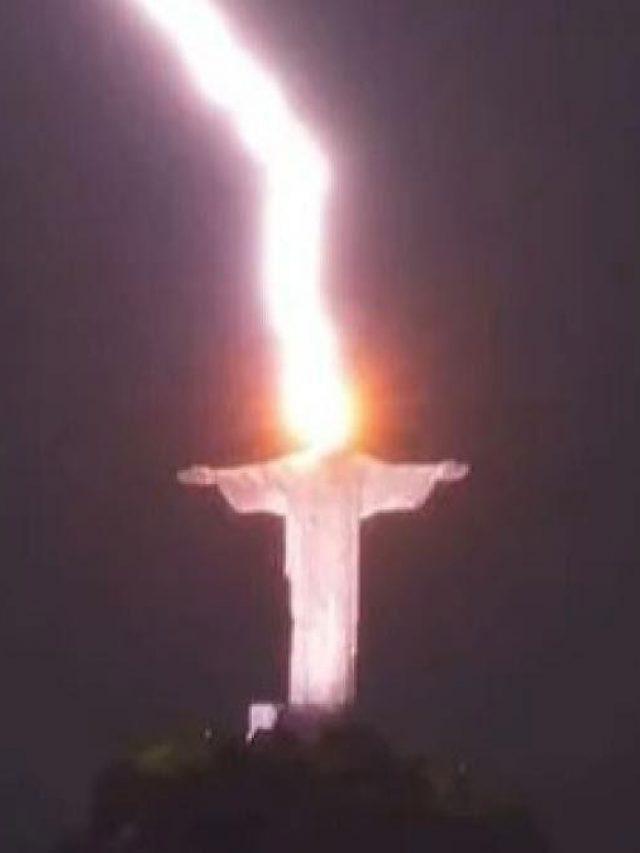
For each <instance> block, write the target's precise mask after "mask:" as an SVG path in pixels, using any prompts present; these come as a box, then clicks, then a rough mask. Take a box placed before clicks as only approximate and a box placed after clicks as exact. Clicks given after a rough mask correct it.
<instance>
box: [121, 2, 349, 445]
mask: <svg viewBox="0 0 640 853" xmlns="http://www.w3.org/2000/svg"><path fill="white" fill-rule="evenodd" d="M136 2H137V3H138V4H139V5H140V6H142V7H143V8H144V9H146V11H147V12H148V13H149V15H150V16H151V18H152V19H153V20H154V21H155V22H156V23H157V24H158V25H160V26H161V27H162V28H163V29H164V30H165V31H166V32H167V34H168V35H169V36H170V37H171V39H172V40H173V42H174V43H175V45H176V47H177V48H178V51H179V53H180V55H181V57H182V59H183V61H184V62H185V64H186V66H187V67H188V68H189V70H190V72H191V74H192V76H193V77H194V79H195V81H196V82H197V83H198V85H199V86H200V88H201V90H202V92H203V93H204V95H205V96H206V97H207V99H208V100H209V101H210V102H211V103H213V104H214V105H215V106H217V107H219V108H220V109H222V110H225V111H226V112H228V114H229V116H230V118H231V121H232V123H233V125H234V126H235V128H236V130H237V132H238V134H239V136H240V138H241V140H242V142H243V143H244V145H245V146H246V148H247V149H248V150H249V152H250V153H251V154H252V156H253V157H254V158H255V159H256V160H257V161H258V162H259V163H260V164H261V165H262V167H263V168H264V171H265V184H266V198H265V210H264V237H263V240H264V250H263V251H264V268H263V277H264V285H265V291H266V294H265V296H266V306H267V311H268V314H269V319H270V322H271V325H272V327H273V329H274V331H275V334H276V335H277V337H278V340H279V344H280V350H281V355H282V406H283V415H284V419H285V423H286V426H287V429H288V430H289V431H291V432H292V433H293V434H294V435H295V436H296V438H297V439H299V440H300V441H302V443H303V444H305V445H306V446H307V447H308V448H309V449H310V450H312V451H315V452H318V453H323V452H326V451H330V450H334V449H337V448H338V447H340V446H342V445H344V444H345V443H346V442H347V441H348V439H349V438H350V435H351V432H352V430H353V426H354V424H353V421H354V411H353V403H352V400H351V394H350V389H349V387H348V383H347V381H346V379H345V377H344V373H343V370H342V365H341V357H340V350H339V346H338V341H337V337H336V333H335V330H334V327H333V324H332V321H331V317H330V315H329V313H328V310H327V306H326V304H325V300H324V298H323V294H322V259H323V246H324V227H325V219H326V207H327V197H328V191H329V187H330V178H331V175H330V166H329V164H328V162H327V160H326V158H325V156H324V154H323V153H322V151H321V150H320V149H319V147H318V146H317V145H316V143H315V141H314V140H313V139H312V138H311V136H310V134H309V133H308V131H307V129H306V128H305V127H304V126H303V125H302V124H301V123H300V121H299V120H298V119H297V118H296V117H295V115H294V114H293V113H292V111H291V108H290V106H289V104H288V103H287V100H286V98H285V97H284V94H283V92H282V90H281V89H280V87H279V86H278V84H277V82H276V80H275V79H274V78H273V77H272V76H271V75H270V74H269V73H268V72H267V71H266V70H265V69H264V68H262V67H261V66H260V64H259V63H258V62H257V61H256V60H255V58H254V57H253V56H252V55H251V54H250V53H249V52H248V51H247V50H246V48H244V47H243V45H242V44H241V43H240V42H239V41H238V39H237V38H236V36H235V34H234V33H233V31H232V30H231V28H230V27H229V25H228V23H227V21H226V19H225V18H224V16H223V15H222V14H221V13H220V11H219V10H218V9H216V8H215V7H214V6H212V5H211V4H210V3H209V2H208V0H136Z"/></svg>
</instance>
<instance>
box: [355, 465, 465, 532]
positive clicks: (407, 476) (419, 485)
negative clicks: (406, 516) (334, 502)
mask: <svg viewBox="0 0 640 853" xmlns="http://www.w3.org/2000/svg"><path fill="white" fill-rule="evenodd" d="M469 470H470V468H469V466H468V465H466V464H464V463H462V462H454V461H447V462H437V463H435V464H433V465H419V464H405V465H396V464H393V463H388V462H380V461H378V460H377V459H369V460H368V462H367V464H366V466H365V469H364V479H363V490H362V512H361V515H362V518H369V517H370V516H372V515H375V514H376V513H379V512H397V511H399V510H412V509H418V507H420V506H422V504H424V503H425V501H426V500H427V499H428V498H429V497H430V496H431V493H432V492H433V491H434V489H435V488H436V486H437V485H438V483H455V482H457V481H458V480H462V479H464V477H466V476H467V474H468V473H469Z"/></svg>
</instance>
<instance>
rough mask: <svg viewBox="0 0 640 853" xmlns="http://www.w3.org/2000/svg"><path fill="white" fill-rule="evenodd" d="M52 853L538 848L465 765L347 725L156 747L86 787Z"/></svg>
mask: <svg viewBox="0 0 640 853" xmlns="http://www.w3.org/2000/svg"><path fill="white" fill-rule="evenodd" d="M56 850H57V853H103V852H104V853H106V851H119V853H210V852H211V853H214V851H215V853H222V851H225V853H226V851H229V853H231V851H233V853H243V851H247V853H249V851H250V853H262V851H265V853H266V852H267V851H276V850H277V851H280V853H283V851H285V853H286V851H302V850H304V851H311V852H312V853H315V851H323V853H324V852H325V851H331V853H340V851H347V850H348V851H350V853H353V851H360V850H362V851H365V850H366V851H367V852H368V853H369V851H394V850H398V851H422V850H424V851H429V853H445V852H446V853H453V851H455V853H467V851H469V853H498V851H499V852H500V853H503V852H504V853H507V851H508V853H520V851H522V853H525V851H526V853H529V851H530V852H531V853H537V851H545V850H547V845H546V843H545V842H544V840H543V839H542V838H541V836H540V835H539V833H538V832H537V830H536V828H535V826H534V825H533V823H532V821H531V820H530V818H529V816H528V815H527V813H526V811H525V810H524V809H523V808H522V807H521V806H518V805H516V804H514V803H508V802H504V801H503V802H497V801H494V802H488V801H487V800H486V798H481V797H479V796H478V795H475V794H474V792H473V789H472V786H471V783H470V780H469V778H468V773H467V772H465V768H464V767H463V766H462V767H459V768H458V771H457V772H456V773H449V774H447V773H443V772H442V771H439V772H436V771H435V770H433V769H431V770H430V769H429V766H428V764H427V763H426V762H425V761H424V760H423V759H406V758H401V757H399V756H397V755H395V754H394V753H393V752H392V751H391V749H390V748H389V747H388V745H387V744H386V743H385V742H384V741H383V740H382V739H380V738H379V737H378V736H377V735H375V734H374V733H372V732H371V731H369V730H368V729H364V728H362V727H358V726H355V725H345V724H343V725H340V726H338V725H335V726H331V727H328V728H326V729H325V730H324V731H323V732H322V734H321V735H320V736H319V737H317V738H316V739H315V740H314V741H312V742H308V741H304V740H300V739H298V738H296V737H295V736H293V735H291V734H290V733H288V732H286V731H277V730H276V731H274V732H270V733H263V734H260V735H259V736H257V737H256V738H255V740H254V741H253V742H252V743H250V744H245V743H244V742H243V741H240V740H238V739H233V738H229V737H222V736H216V734H215V733H213V732H212V731H211V730H210V729H206V730H205V731H204V733H200V734H199V735H198V736H193V737H182V738H178V739H173V740H166V741H163V742H158V743H155V744H153V745H151V746H147V747H146V748H143V749H139V750H136V751H134V752H132V753H131V754H130V755H129V756H128V757H126V758H124V759H123V760H120V761H117V762H114V763H113V764H112V765H111V766H110V767H108V768H107V769H106V770H105V771H104V772H103V773H101V774H100V776H99V777H98V779H97V780H96V783H95V786H94V792H93V802H92V807H91V814H90V819H89V825H88V828H87V830H86V832H85V833H84V834H83V836H82V837H79V838H76V839H73V840H68V841H66V842H64V843H62V844H61V845H59V846H58V847H57V848H56Z"/></svg>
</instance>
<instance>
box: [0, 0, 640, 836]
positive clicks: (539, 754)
mask: <svg viewBox="0 0 640 853" xmlns="http://www.w3.org/2000/svg"><path fill="white" fill-rule="evenodd" d="M228 6H229V7H230V8H231V7H233V14H234V18H235V20H236V21H237V22H238V26H239V27H241V29H242V31H243V32H244V33H245V36H246V39H247V41H248V42H249V43H251V44H252V46H253V47H254V48H255V49H256V50H257V51H258V52H259V53H260V55H261V56H262V57H264V59H265V60H266V61H268V62H269V64H270V65H271V66H272V67H273V68H276V69H278V70H279V72H280V74H281V76H282V78H283V79H284V80H285V81H286V86H287V88H288V91H289V92H290V94H291V97H292V99H293V101H294V103H295V104H296V105H297V107H298V108H299V110H300V112H301V113H302V114H303V115H304V116H305V118H306V119H307V120H308V121H309V123H310V124H311V125H312V126H313V128H314V129H315V130H316V132H317V134H318V136H319V138H320V139H321V140H322V142H323V144H324V145H325V147H326V148H327V150H328V151H329V152H331V155H332V157H333V159H334V162H335V169H336V174H337V179H336V185H335V190H334V195H333V206H332V210H331V234H330V257H329V264H328V267H329V268H328V283H329V287H330V290H331V299H332V304H333V306H334V310H335V315H336V318H337V320H338V322H339V325H340V328H341V334H342V336H343V340H344V344H345V348H346V350H347V352H348V359H349V364H350V366H351V368H352V370H353V372H354V374H355V375H356V376H357V377H358V382H359V384H360V387H361V389H362V395H363V398H364V401H365V410H366V418H365V426H364V430H363V439H362V445H363V446H364V447H366V448H367V449H368V450H370V451H372V452H375V453H377V454H379V455H380V456H383V457H385V458H389V459H407V460H415V461H418V460H422V461H429V460H437V459H441V458H444V457H456V458H461V459H466V460H469V461H471V462H472V463H473V465H474V471H473V477H472V478H471V479H470V480H469V481H467V482H466V483H464V484H461V485H459V486H456V487H451V488H448V489H446V490H444V489H443V490H442V491H441V492H440V493H438V495H437V497H435V498H434V499H433V500H432V502H431V503H430V504H429V505H428V506H427V508H425V509H424V510H422V511H421V512H420V513H417V514H406V515H398V516H387V517H384V518H381V519H379V520H375V521H372V522H368V523H367V524H366V525H365V526H364V529H363V556H362V564H363V573H362V586H363V589H362V597H363V601H362V611H363V612H362V624H361V633H360V636H361V655H360V676H359V690H360V697H359V708H360V711H361V713H362V715H363V716H365V717H366V718H367V719H368V720H369V721H370V722H372V723H373V724H375V725H376V726H378V727H379V728H380V729H381V730H382V731H384V732H385V733H387V734H388V735H389V736H390V737H391V738H393V739H394V741H395V742H397V743H398V744H400V745H407V746H411V747H417V748H421V749H424V750H426V751H429V752H435V753H444V754H448V755H464V756H466V757H468V758H469V759H470V760H471V761H472V763H473V762H475V763H476V764H477V765H478V767H479V768H487V772H489V771H490V772H491V773H496V774H499V775H504V776H506V777H507V778H509V779H511V780H513V784H514V785H515V786H516V787H518V788H520V789H522V790H523V791H525V792H526V793H527V796H528V798H529V801H530V802H531V803H532V804H533V806H534V808H535V810H536V814H537V816H538V819H539V822H540V824H541V826H542V827H543V828H544V829H546V830H547V831H548V832H550V833H551V835H552V837H553V838H554V839H555V841H556V845H557V849H558V850H560V851H564V850H566V851H578V850H580V851H603V850H607V851H631V850H632V849H635V844H634V842H633V837H632V833H633V832H634V828H635V826H636V824H637V814H636V812H637V797H638V793H640V651H639V650H640V625H639V620H638V608H639V605H640V574H639V573H638V571H637V566H638V562H637V553H638V552H639V550H640V549H639V548H638V545H639V544H640V543H639V542H638V539H639V538H640V537H639V535H638V524H637V500H638V491H639V489H638V475H639V473H640V471H639V467H640V466H639V465H638V454H637V441H638V436H639V434H640V418H639V416H638V415H639V394H640V369H639V368H640V344H639V342H638V341H639V337H638V333H637V325H638V310H637V308H636V307H635V306H636V305H637V303H638V298H637V289H638V282H639V272H640V269H639V267H640V264H639V263H638V262H639V260H640V250H639V248H638V233H639V225H640V216H639V213H640V209H639V208H640V201H639V199H640V191H639V190H640V187H639V184H640V181H639V178H638V176H639V175H640V158H639V157H638V146H639V144H640V110H639V107H638V94H637V87H636V79H637V77H638V75H639V72H640V68H639V67H638V66H639V65H640V61H639V54H640V20H639V19H640V11H638V6H637V3H636V2H634V0H628V2H624V0H621V2H614V1H613V0H609V2H604V0H603V1H602V2H594V0H556V2H551V0H535V2H533V0H528V2H526V0H485V2H482V3H480V2H478V0H466V1H465V0H395V2H388V3H378V2H373V0H350V2H344V0H234V2H233V3H231V2H230V3H229V4H228ZM634 78H635V79H634ZM0 105H1V112H0V123H1V125H0V126H1V134H0V215H1V228H2V230H1V236H2V250H1V252H0V266H1V269H0V275H1V282H2V285H1V289H0V305H1V314H0V319H1V323H2V326H1V358H0V364H1V367H2V389H3V394H2V396H3V403H2V412H3V417H2V421H1V423H2V432H1V435H0V437H1V442H0V460H1V466H2V467H1V477H0V482H1V485H2V489H3V499H2V503H1V505H0V506H1V508H0V535H1V551H0V554H1V557H2V562H1V569H2V574H1V576H0V577H1V593H2V594H1V596H0V659H1V662H2V663H1V673H2V675H1V678H2V686H3V689H2V697H1V699H0V707H1V708H2V710H1V711H0V755H1V759H0V849H2V851H3V853H4V851H7V853H13V851H16V853H17V851H21V853H22V851H25V853H30V851H32V850H34V851H35V850H38V849H40V848H39V846H38V845H39V844H43V843H44V844H46V843H47V842H49V841H50V840H51V839H52V838H54V837H55V836H56V835H57V834H59V833H60V831H61V829H62V828H63V827H64V826H65V825H66V824H67V823H69V822H70V821H73V820H74V819H75V818H76V817H77V816H78V815H81V814H82V809H83V808H84V804H85V797H86V792H87V790H88V784H89V780H90V779H91V776H92V774H93V773H94V772H95V771H96V769H98V768H99V767H100V766H101V765H102V764H104V762H105V761H107V760H108V759H109V758H110V757H111V756H113V755H114V754H115V753H116V752H117V751H118V749H120V748H121V747H122V745H123V744H127V743H129V742H130V741H131V740H132V739H135V738H138V737H140V736H143V735H148V734H149V733H153V732H156V731H158V732H163V731H165V730H166V729H171V728H172V727H173V726H175V725H180V724H182V723H184V722H192V721H194V720H196V721H198V720H200V719H206V718H210V719H212V720H214V721H217V722H218V723H219V724H221V725H224V726H233V727H235V728H236V729H238V730H239V729H241V728H242V726H243V725H244V717H245V711H246V706H247V704H248V702H249V701H250V700H251V699H252V698H256V697H258V698H266V699H271V698H278V697H280V696H282V695H283V694H284V691H285V656H286V642H287V622H286V606H285V588H284V582H283V579H282V577H281V575H280V573H279V563H280V560H281V556H282V545H281V541H280V528H279V526H278V522H276V521H274V520H269V519H268V518H264V517H253V518H252V517H244V518H239V517H237V516H234V515H233V513H232V512H231V510H230V509H228V508H227V507H226V506H225V505H224V503H223V502H222V500H220V499H218V498H211V497H206V496H204V495H203V494H192V493H189V492H187V491H185V490H181V489H180V488H178V486H177V485H176V484H175V481H174V472H175V470H176V469H177V468H179V467H181V466H184V465H186V464H187V463H191V462H210V463H219V464H222V463H225V464H227V463H229V464H230V463H234V462H246V461H249V460H252V459H264V458H266V457H268V456H271V455H273V454H275V453H277V452H280V451H282V450H283V449H286V446H285V445H284V444H283V441H282V438H281V436H280V434H279V431H278V421H277V410H276V398H275V391H276V388H275V368H274V351H273V340H272V339H271V338H270V337H269V335H268V331H267V327H266V323H265V317H264V312H263V307H262V302H261V291H260V282H259V260H260V259H259V248H260V245H259V234H258V229H259V224H260V223H259V210H260V208H259V204H260V198H261V196H260V189H261V183H260V175H259V174H258V172H257V171H256V169H255V167H254V166H253V164H252V163H251V162H250V160H249V159H248V158H247V156H246V154H245V152H244V151H243V150H242V149H241V148H240V146H239V145H238V143H237V140H236V137H235V135H234V133H233V130H232V129H231V127H230V126H229V125H228V123H227V122H226V120H225V119H224V118H223V117H221V116H220V115H219V114H217V113H215V112H213V111H212V110H211V109H210V107H209V106H208V105H206V104H205V103H204V102H203V101H202V100H201V98H200V96H199V94H198V93H197V92H196V91H195V90H194V89H193V87H192V85H191V82H190V80H189V79H188V77H187V76H186V74H185V72H184V71H183V69H182V66H181V65H180V63H179V61H178V60H177V58H176V56H175V54H174V52H173V51H172V49H171V48H170V47H169V46H168V44H167V43H165V41H164V39H163V37H162V36H161V35H160V34H159V33H157V32H156V31H154V30H153V29H152V28H151V27H150V26H149V25H148V23H147V22H146V21H145V20H144V19H143V18H142V17H141V16H140V14H139V13H137V10H136V9H135V8H134V7H133V6H132V5H131V4H130V3H128V2H127V0H82V2H79V1H78V0H48V2H44V3H42V2H34V0H20V2H15V0H14V2H5V3H3V4H2V9H1V10H0ZM3 834H4V835H3ZM4 836H6V837H4Z"/></svg>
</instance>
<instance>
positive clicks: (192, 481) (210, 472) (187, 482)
mask: <svg viewBox="0 0 640 853" xmlns="http://www.w3.org/2000/svg"><path fill="white" fill-rule="evenodd" d="M216 475H217V472H216V470H215V469H214V468H209V467H208V466H207V465H192V466H191V467H190V468H185V469H184V470H182V471H178V473H177V475H176V476H177V480H178V482H179V483H182V485H183V486H215V485H216V482H217V476H216Z"/></svg>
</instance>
